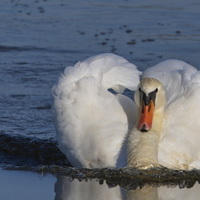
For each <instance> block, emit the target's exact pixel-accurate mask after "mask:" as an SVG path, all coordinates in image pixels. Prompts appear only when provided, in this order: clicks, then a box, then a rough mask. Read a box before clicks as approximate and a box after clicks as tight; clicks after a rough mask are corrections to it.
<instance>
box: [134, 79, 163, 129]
mask: <svg viewBox="0 0 200 200" xmlns="http://www.w3.org/2000/svg"><path fill="white" fill-rule="evenodd" d="M135 103H136V105H137V106H138V108H139V119H138V125H137V128H138V129H139V130H140V131H142V132H147V131H149V130H150V129H151V127H152V124H153V117H154V115H155V112H156V111H157V112H159V111H163V109H164V107H165V90H164V88H163V86H162V84H161V82H160V81H158V80H157V79H154V78H144V79H143V80H142V81H141V82H140V84H139V87H138V90H137V91H136V92H135Z"/></svg>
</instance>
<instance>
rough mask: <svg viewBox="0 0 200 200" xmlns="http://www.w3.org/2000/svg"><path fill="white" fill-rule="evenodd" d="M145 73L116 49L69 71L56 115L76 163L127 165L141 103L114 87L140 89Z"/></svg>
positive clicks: (58, 91) (58, 92)
mask: <svg viewBox="0 0 200 200" xmlns="http://www.w3.org/2000/svg"><path fill="white" fill-rule="evenodd" d="M140 74H141V72H139V71H138V70H137V67H136V66H135V65H133V64H131V63H129V62H128V61H127V60H125V59H124V58H122V57H120V56H117V55H114V54H111V53H108V54H100V55H97V56H94V57H91V58H88V59H86V60H84V61H83V62H78V63H77V64H76V65H75V66H74V67H67V68H66V69H65V72H64V74H63V75H62V76H61V77H60V79H59V82H58V84H57V85H56V86H54V88H53V98H54V106H53V110H54V112H53V113H54V119H55V120H54V121H55V127H56V130H57V138H58V144H59V147H60V149H61V151H62V152H63V153H64V154H65V155H66V156H67V158H68V160H69V162H70V163H71V164H72V165H73V166H75V167H85V168H98V167H123V166H126V164H127V162H126V157H127V156H126V153H125V147H126V144H125V140H126V136H127V133H128V130H129V129H131V127H132V126H133V123H134V113H135V111H134V107H135V105H134V103H133V101H132V100H131V99H129V98H128V97H126V96H124V95H122V94H116V95H114V94H112V93H111V92H109V91H108V89H109V88H112V89H113V90H114V91H115V92H117V93H122V92H123V91H124V89H125V88H128V89H129V90H136V88H137V85H138V83H139V75H140Z"/></svg>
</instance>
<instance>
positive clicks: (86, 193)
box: [55, 176, 126, 200]
mask: <svg viewBox="0 0 200 200" xmlns="http://www.w3.org/2000/svg"><path fill="white" fill-rule="evenodd" d="M55 192H56V197H55V200H79V199H81V200H90V199H91V200H104V199H105V200H122V199H124V200H125V199H126V198H124V197H123V192H122V189H121V188H120V187H119V186H116V187H112V188H109V186H108V185H107V184H106V183H103V184H102V183H101V184H100V182H99V181H98V180H95V179H92V180H88V181H85V180H82V181H79V180H77V179H74V180H73V181H71V180H70V178H69V177H66V176H58V177H57V182H56V184H55Z"/></svg>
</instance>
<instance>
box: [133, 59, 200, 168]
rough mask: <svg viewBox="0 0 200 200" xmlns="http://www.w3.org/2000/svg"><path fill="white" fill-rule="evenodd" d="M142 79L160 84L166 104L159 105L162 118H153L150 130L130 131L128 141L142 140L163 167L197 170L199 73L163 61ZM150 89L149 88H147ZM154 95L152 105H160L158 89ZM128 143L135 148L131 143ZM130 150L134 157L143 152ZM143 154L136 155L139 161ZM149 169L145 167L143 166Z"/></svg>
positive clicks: (182, 64) (179, 63)
mask: <svg viewBox="0 0 200 200" xmlns="http://www.w3.org/2000/svg"><path fill="white" fill-rule="evenodd" d="M143 78H156V79H157V80H159V81H160V82H161V83H162V85H163V87H164V89H165V93H166V104H165V105H164V102H163V109H164V116H162V114H161V115H159V114H157V116H154V119H153V126H152V130H150V131H149V132H147V133H141V132H140V133H139V134H138V130H136V129H135V130H133V131H132V134H131V135H132V136H131V137H130V140H134V139H135V141H138V144H140V143H144V140H145V142H146V146H145V147H144V148H146V149H148V148H150V149H151V148H152V147H156V148H157V150H156V151H157V152H156V151H155V150H154V153H155V154H157V155H156V156H157V161H158V163H159V164H161V165H163V166H165V167H169V168H173V169H185V170H190V169H193V168H198V169H200V145H199V143H200V118H199V115H200V107H199V102H200V72H199V71H198V70H197V69H196V68H194V67H192V66H191V65H189V64H187V63H185V62H183V61H179V60H167V61H164V62H161V63H159V64H158V65H156V66H154V67H151V68H149V69H147V70H146V71H145V72H144V73H143ZM147 81H148V80H147ZM150 87H152V85H151V86H150V85H149V88H150ZM152 90H155V88H152ZM135 94H136V95H137V94H138V92H136V93H135ZM157 96H158V98H157V103H156V104H162V101H161V100H159V89H158V94H157ZM155 106H156V105H155ZM157 106H158V105H157ZM155 113H156V107H155ZM159 121H162V129H161V130H160V131H159V133H158V132H157V130H159V128H158V122H159ZM136 132H137V133H136ZM156 132H157V133H156ZM141 134H144V135H143V136H141ZM145 134H147V135H145ZM155 134H160V136H159V140H157V139H155V140H154V139H153V137H154V135H155ZM142 137H146V138H145V139H144V138H142ZM147 137H149V138H148V139H147ZM143 139H144V140H143ZM130 143H132V145H133V146H134V145H135V144H134V141H130ZM157 143H158V144H157ZM157 145H158V146H157ZM130 146H131V145H130ZM131 148H133V147H131ZM137 148H138V147H137ZM140 148H141V146H140ZM133 150H134V152H136V153H135V154H138V155H139V154H140V152H141V151H144V152H145V150H144V149H142V150H139V148H138V149H133ZM148 152H150V151H149V149H148ZM148 152H147V154H148ZM130 153H131V152H130ZM144 154H145V153H143V155H140V158H139V159H141V157H142V156H144V157H145V155H144ZM152 154H153V153H152ZM149 157H150V156H149ZM153 165H154V163H153ZM149 166H150V165H149V164H147V167H149ZM142 167H145V166H142Z"/></svg>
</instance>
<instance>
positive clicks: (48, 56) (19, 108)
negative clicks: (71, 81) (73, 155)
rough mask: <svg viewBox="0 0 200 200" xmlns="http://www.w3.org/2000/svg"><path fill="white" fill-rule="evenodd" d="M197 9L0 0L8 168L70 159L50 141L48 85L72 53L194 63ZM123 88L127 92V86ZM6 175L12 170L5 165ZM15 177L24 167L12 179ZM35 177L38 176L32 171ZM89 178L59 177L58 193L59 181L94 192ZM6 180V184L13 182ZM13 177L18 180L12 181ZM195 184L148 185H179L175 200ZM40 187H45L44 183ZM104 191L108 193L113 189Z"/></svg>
mask: <svg viewBox="0 0 200 200" xmlns="http://www.w3.org/2000/svg"><path fill="white" fill-rule="evenodd" d="M199 10H200V3H199V1H197V0H176V1H172V0H169V1H158V0H152V1H149V0H142V1H141V0H133V1H131V0H115V1H114V0H111V1H109V2H108V1H106V0H102V1H98V0H93V1H91V0H87V1H81V0H73V1H72V0H71V1H64V0H57V1H54V0H30V1H26V0H2V1H1V2H0V18H1V21H0V94H1V95H0V112H1V118H0V122H1V128H0V136H1V137H0V158H1V165H2V166H3V167H7V166H10V165H11V166H12V168H13V167H14V168H17V167H19V166H20V167H22V168H23V167H26V166H28V167H29V169H30V168H31V169H32V170H33V168H35V167H37V166H41V165H42V166H47V167H50V168H51V167H53V166H55V165H56V166H62V167H63V166H64V167H68V166H69V163H68V162H67V161H66V159H65V158H64V157H63V155H62V154H61V153H60V152H59V150H58V148H57V147H56V142H55V130H54V127H53V123H52V115H51V103H52V98H51V88H52V86H53V85H54V84H55V83H56V81H57V79H58V77H59V76H60V74H61V73H62V72H63V70H64V68H65V67H66V66H69V65H73V64H75V63H76V62H77V61H78V60H83V59H85V58H87V57H89V56H93V55H95V54H99V53H104V52H113V53H116V54H118V55H121V56H123V57H125V58H126V59H128V60H129V61H130V62H133V63H134V64H136V65H137V66H138V67H139V69H140V70H144V69H146V68H147V67H149V66H152V65H154V64H157V63H158V62H161V61H163V60H166V59H169V58H174V59H180V60H184V61H186V62H188V63H190V64H192V65H194V66H195V67H197V68H198V69H200V60H199V52H200V45H199V42H200V21H199V20H198V19H200V12H199ZM128 95H129V96H130V97H131V98H132V94H131V93H129V94H128ZM44 171H45V170H44ZM47 171H48V170H47ZM6 173H7V172H6ZM57 173H58V174H59V172H57ZM7 175H10V176H13V177H15V175H14V174H13V173H12V172H10V171H9V172H8V174H7ZM21 176H23V173H22V174H21V175H20V176H17V177H16V180H18V179H20V178H19V177H21ZM27 176H29V175H27ZM8 179H10V178H8ZM35 181H36V182H37V181H38V180H37V178H36V179H35ZM66 182H67V183H66ZM61 183H63V184H64V186H61V185H62V184H61ZM87 183H88V182H80V184H79V182H77V181H74V182H72V183H71V184H70V183H68V178H66V177H64V178H61V180H60V179H59V178H58V181H57V183H56V188H57V194H56V198H58V197H57V196H59V194H60V193H62V188H63V187H64V188H65V185H67V186H66V189H64V194H65V192H67V191H72V192H70V193H71V194H75V193H74V192H73V190H76V191H77V190H78V191H80V190H81V189H79V188H82V187H83V188H84V187H87V188H89V189H87V190H86V191H88V193H87V194H85V195H89V194H91V195H89V196H92V192H91V191H92V190H93V183H94V180H93V182H92V183H90V182H89V183H88V184H87ZM95 183H96V182H95ZM97 183H98V181H97ZM10 184H11V182H9V184H8V185H4V187H5V188H7V189H8V188H9V187H11V188H13V187H14V186H13V185H10ZM13 184H14V185H17V183H16V182H14V183H13ZM59 185H60V186H59ZM69 185H70V186H69ZM82 185H84V186H82ZM90 185H92V186H90ZM95 185H96V186H95ZM97 185H98V184H94V187H97V188H98V187H101V185H98V186H97ZM30 187H34V186H30ZM109 187H110V186H109ZM198 187H199V186H198V183H196V184H195V186H194V187H193V188H191V189H187V188H184V189H181V190H179V189H178V188H179V186H176V187H175V188H173V189H175V190H173V189H171V188H170V189H168V188H167V187H166V186H164V188H165V189H162V188H163V187H159V188H153V189H149V191H150V192H151V194H152V195H157V196H156V198H157V197H158V196H159V194H165V192H160V191H162V190H164V191H166V193H167V194H173V192H171V191H172V190H173V191H178V192H175V195H177V196H176V197H174V199H181V197H182V196H181V195H184V196H185V197H186V196H187V195H186V193H188V196H190V195H192V194H196V192H194V191H196V190H197V189H196V188H198ZM42 188H43V190H44V192H45V191H46V194H48V192H47V190H46V189H45V184H44V185H43V186H41V189H42ZM59 188H60V189H59ZM73 188H76V189H73ZM77 188H78V189H77ZM105 188H106V189H105ZM145 188H148V187H144V190H139V191H144V192H135V191H134V192H131V193H130V194H128V195H129V196H132V195H133V196H134V195H136V196H137V197H136V196H135V197H134V198H136V199H142V197H141V196H140V195H139V194H138V193H142V194H143V193H146V192H145V191H147V189H145ZM104 189H105V190H108V194H109V193H112V191H115V190H117V191H118V192H116V193H115V192H114V193H115V194H114V195H118V194H119V190H121V189H120V188H119V186H116V187H115V188H113V190H109V189H108V187H107V186H106V185H105V184H103V186H102V189H98V190H100V191H101V190H104ZM36 190H38V191H39V189H37V188H36ZM4 191H7V190H6V189H5V190H4ZM59 191H60V192H59ZM49 192H50V193H51V192H52V190H51V189H50V191H49ZM120 192H121V191H120ZM93 193H94V194H95V190H94V192H93ZM125 193H126V192H125ZM68 194H69V193H67V195H68ZM78 194H79V193H77V195H78ZM106 194H107V192H105V195H106ZM120 194H121V193H120ZM123 194H124V193H123ZM179 194H180V195H179ZM20 195H21V194H20ZM20 195H19V196H20ZM95 195H97V196H98V194H95ZM197 195H198V193H197ZM109 196H110V198H111V197H112V195H111V194H110V195H109ZM119 196H120V195H119ZM125 196H127V194H125ZM166 196H167V195H166ZM168 196H169V195H168ZM168 196H167V197H168ZM35 197H36V196H35ZM75 197H76V196H75ZM140 197H141V198H140ZM190 197H191V196H190ZM36 198H37V197H36ZM45 198H46V199H48V198H47V197H44V198H43V199H45ZM66 198H67V197H62V198H60V199H66ZM116 198H117V197H116ZM120 198H122V197H119V198H118V199H120ZM123 198H124V196H123ZM123 198H122V199H123ZM159 198H160V197H159ZM188 198H189V197H188ZM195 198H196V197H195V196H194V197H191V198H190V199H195ZM21 199H22V198H21ZM58 199H59V198H58ZM113 199H114V197H113ZM162 199H166V197H165V198H162ZM171 199H173V198H171Z"/></svg>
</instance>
